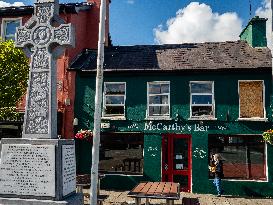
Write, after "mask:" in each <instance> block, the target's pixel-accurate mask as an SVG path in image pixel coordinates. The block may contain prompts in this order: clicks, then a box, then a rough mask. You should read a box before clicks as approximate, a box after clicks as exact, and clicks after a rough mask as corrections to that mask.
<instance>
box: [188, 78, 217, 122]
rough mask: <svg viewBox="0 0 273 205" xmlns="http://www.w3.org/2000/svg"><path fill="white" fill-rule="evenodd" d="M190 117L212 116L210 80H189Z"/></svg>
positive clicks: (212, 102) (212, 100) (212, 91)
mask: <svg viewBox="0 0 273 205" xmlns="http://www.w3.org/2000/svg"><path fill="white" fill-rule="evenodd" d="M190 92H191V99H190V101H191V102H190V103H191V118H213V117H214V86H213V82H211V81H204V82H202V81H200V82H190Z"/></svg>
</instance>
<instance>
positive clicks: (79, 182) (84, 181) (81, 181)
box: [76, 174, 108, 205]
mask: <svg viewBox="0 0 273 205" xmlns="http://www.w3.org/2000/svg"><path fill="white" fill-rule="evenodd" d="M104 176H105V175H103V174H99V179H98V188H97V190H98V195H97V200H98V205H102V204H103V201H104V200H105V199H106V198H107V197H108V196H107V195H100V179H102V178H103V177H104ZM90 185H91V177H90V174H80V175H77V176H76V192H77V193H83V188H84V187H86V188H90ZM83 195H84V197H85V198H87V199H89V200H90V194H89V193H83Z"/></svg>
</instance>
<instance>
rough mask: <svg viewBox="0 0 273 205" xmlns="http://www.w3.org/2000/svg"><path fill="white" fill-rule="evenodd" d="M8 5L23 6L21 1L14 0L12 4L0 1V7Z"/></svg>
mask: <svg viewBox="0 0 273 205" xmlns="http://www.w3.org/2000/svg"><path fill="white" fill-rule="evenodd" d="M10 6H24V3H23V2H14V3H13V4H10V3H7V2H4V1H0V7H10Z"/></svg>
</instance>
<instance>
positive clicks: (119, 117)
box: [101, 116, 126, 120]
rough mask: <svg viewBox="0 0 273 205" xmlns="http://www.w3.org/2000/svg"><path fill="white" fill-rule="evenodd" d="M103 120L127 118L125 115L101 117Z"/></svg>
mask: <svg viewBox="0 0 273 205" xmlns="http://www.w3.org/2000/svg"><path fill="white" fill-rule="evenodd" d="M101 119H102V120H126V117H124V116H115V117H114V116H113V117H101Z"/></svg>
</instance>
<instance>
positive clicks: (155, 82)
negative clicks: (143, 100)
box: [146, 81, 171, 120]
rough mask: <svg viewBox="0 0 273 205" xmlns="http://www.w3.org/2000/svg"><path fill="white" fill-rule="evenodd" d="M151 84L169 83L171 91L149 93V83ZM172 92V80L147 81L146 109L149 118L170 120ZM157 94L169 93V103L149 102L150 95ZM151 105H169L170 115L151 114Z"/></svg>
mask: <svg viewBox="0 0 273 205" xmlns="http://www.w3.org/2000/svg"><path fill="white" fill-rule="evenodd" d="M150 84H169V93H160V94H149V85H150ZM170 93H171V83H170V81H150V82H147V110H146V118H147V119H148V120H161V119H162V120H170V114H171V103H170V102H171V100H170ZM156 95H167V96H168V104H151V105H150V104H149V97H150V96H156ZM150 106H168V108H169V114H168V115H156V116H155V115H153V116H149V107H150Z"/></svg>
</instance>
